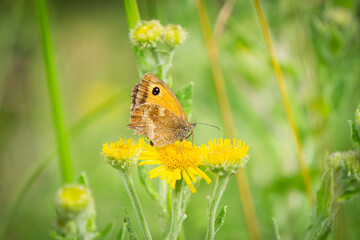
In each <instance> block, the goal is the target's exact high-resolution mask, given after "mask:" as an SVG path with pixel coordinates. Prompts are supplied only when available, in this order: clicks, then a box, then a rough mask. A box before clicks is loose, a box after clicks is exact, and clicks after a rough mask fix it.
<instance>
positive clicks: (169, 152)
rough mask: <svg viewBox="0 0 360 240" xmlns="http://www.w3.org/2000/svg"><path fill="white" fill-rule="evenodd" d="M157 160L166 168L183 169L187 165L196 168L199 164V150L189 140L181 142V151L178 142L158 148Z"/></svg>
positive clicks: (172, 169)
mask: <svg viewBox="0 0 360 240" xmlns="http://www.w3.org/2000/svg"><path fill="white" fill-rule="evenodd" d="M158 153H159V160H160V161H161V162H162V164H163V166H164V167H166V168H167V169H168V170H171V171H174V170H176V169H180V170H185V169H187V168H189V167H193V168H197V167H198V166H199V165H201V150H200V148H199V147H196V146H193V144H192V143H191V142H188V141H183V142H182V143H181V152H180V146H179V143H178V142H175V143H173V144H171V145H168V146H166V147H162V148H159V150H158Z"/></svg>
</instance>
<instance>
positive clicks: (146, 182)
mask: <svg viewBox="0 0 360 240" xmlns="http://www.w3.org/2000/svg"><path fill="white" fill-rule="evenodd" d="M138 174H139V179H140V182H141V183H142V185H143V186H144V187H145V190H146V192H147V193H148V194H149V195H150V197H151V198H152V199H154V200H156V201H161V197H160V195H159V193H158V192H157V191H156V190H155V188H154V186H153V185H152V183H151V181H150V178H149V174H148V170H147V168H146V167H145V166H140V167H138Z"/></svg>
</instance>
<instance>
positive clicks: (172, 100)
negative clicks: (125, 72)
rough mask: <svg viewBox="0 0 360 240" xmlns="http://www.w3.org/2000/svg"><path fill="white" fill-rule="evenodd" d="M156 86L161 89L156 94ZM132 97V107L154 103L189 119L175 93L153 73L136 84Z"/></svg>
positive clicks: (146, 75)
mask: <svg viewBox="0 0 360 240" xmlns="http://www.w3.org/2000/svg"><path fill="white" fill-rule="evenodd" d="M156 88H158V89H159V91H158V92H154V93H157V94H156V95H155V94H153V91H154V89H156ZM134 95H135V96H134ZM133 96H134V97H133ZM131 97H132V107H131V108H132V109H133V108H135V107H136V106H138V105H141V104H144V103H153V104H156V105H161V106H163V107H164V108H166V109H169V110H170V111H171V112H172V113H174V114H175V115H177V116H178V117H180V118H183V119H184V120H186V121H187V117H186V114H185V112H184V110H183V108H182V106H181V104H180V102H179V100H178V99H177V98H176V96H175V94H174V93H173V92H172V91H171V89H170V88H169V87H168V86H167V85H166V84H165V83H164V82H163V81H161V80H160V79H159V78H158V77H157V76H155V75H154V74H152V73H147V74H145V75H144V76H143V78H142V79H141V82H140V83H139V84H137V85H135V87H134V88H133V91H132V96H131ZM133 103H134V105H133Z"/></svg>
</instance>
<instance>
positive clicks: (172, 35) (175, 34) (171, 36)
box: [164, 24, 189, 47]
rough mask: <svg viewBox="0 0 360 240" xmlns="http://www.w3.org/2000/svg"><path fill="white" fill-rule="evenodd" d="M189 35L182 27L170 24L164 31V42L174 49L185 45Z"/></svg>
mask: <svg viewBox="0 0 360 240" xmlns="http://www.w3.org/2000/svg"><path fill="white" fill-rule="evenodd" d="M188 36H189V33H188V32H186V31H185V30H184V29H183V28H182V27H181V26H180V25H174V24H168V25H167V26H165V30H164V41H165V43H167V44H168V45H170V46H172V47H177V46H179V45H181V44H183V43H184V42H185V40H186V38H187V37H188Z"/></svg>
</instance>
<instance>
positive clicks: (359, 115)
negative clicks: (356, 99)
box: [355, 103, 360, 127]
mask: <svg viewBox="0 0 360 240" xmlns="http://www.w3.org/2000/svg"><path fill="white" fill-rule="evenodd" d="M355 121H356V124H357V125H358V127H360V103H359V106H358V107H357V109H356V110H355Z"/></svg>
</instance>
